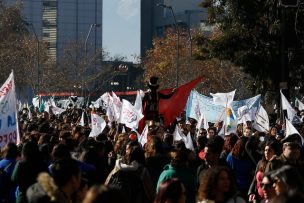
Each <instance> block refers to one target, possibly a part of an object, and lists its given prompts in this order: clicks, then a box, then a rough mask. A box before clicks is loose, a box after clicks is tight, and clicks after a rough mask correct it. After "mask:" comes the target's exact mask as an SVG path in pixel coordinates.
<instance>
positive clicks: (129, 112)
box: [120, 99, 144, 128]
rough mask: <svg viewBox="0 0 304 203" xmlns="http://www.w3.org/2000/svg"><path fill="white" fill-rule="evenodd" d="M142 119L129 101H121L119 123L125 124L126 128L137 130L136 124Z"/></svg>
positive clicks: (140, 114) (141, 115)
mask: <svg viewBox="0 0 304 203" xmlns="http://www.w3.org/2000/svg"><path fill="white" fill-rule="evenodd" d="M143 117H144V115H143V114H142V113H141V112H139V111H138V110H137V109H136V108H135V107H134V106H133V105H132V104H131V103H130V102H129V101H127V100H125V99H123V100H122V108H121V114H120V123H123V124H125V125H126V126H127V127H128V128H138V123H139V121H140V120H141V119H142V118H143Z"/></svg>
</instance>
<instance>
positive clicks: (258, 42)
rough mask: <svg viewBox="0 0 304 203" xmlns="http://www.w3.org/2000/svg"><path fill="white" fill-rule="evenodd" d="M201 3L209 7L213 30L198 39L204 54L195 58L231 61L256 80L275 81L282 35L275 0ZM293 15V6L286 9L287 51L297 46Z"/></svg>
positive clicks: (278, 77)
mask: <svg viewBox="0 0 304 203" xmlns="http://www.w3.org/2000/svg"><path fill="white" fill-rule="evenodd" d="M201 6H202V7H205V8H207V9H208V13H209V16H208V23H209V24H210V25H213V26H214V33H213V34H212V36H211V37H209V38H206V37H203V36H202V37H201V39H199V40H198V43H199V44H200V45H201V52H202V53H203V54H200V55H199V56H198V58H199V57H206V56H209V57H210V58H213V57H218V58H220V59H225V60H230V61H231V62H233V63H234V64H236V65H237V66H240V67H243V68H244V70H245V71H246V72H248V73H250V74H251V75H252V76H254V77H255V78H259V79H258V80H260V81H272V83H273V84H277V83H278V82H279V79H280V66H281V65H280V64H281V60H280V59H281V57H280V46H281V35H282V32H281V9H282V8H281V7H280V6H279V4H278V0H247V1H239V0H205V1H204V2H203V3H201ZM295 14H296V9H295V8H288V9H286V25H287V27H286V30H287V35H286V46H287V48H286V50H287V49H288V48H295V49H296V48H299V44H300V43H299V38H300V37H299V36H296V35H295V28H294V24H295ZM299 22H300V21H299ZM302 22H303V21H302ZM298 26H299V27H301V26H303V25H298ZM206 41H207V43H206ZM202 42H203V43H202ZM206 44H207V45H208V48H207V49H206Z"/></svg>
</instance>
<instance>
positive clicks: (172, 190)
mask: <svg viewBox="0 0 304 203" xmlns="http://www.w3.org/2000/svg"><path fill="white" fill-rule="evenodd" d="M185 192H186V190H185V187H184V185H183V183H182V182H181V181H180V180H179V179H177V178H171V179H167V180H165V181H164V182H162V183H161V184H160V185H159V188H158V191H157V194H156V197H155V200H154V203H167V202H168V203H169V202H170V203H184V202H185V201H186V196H185Z"/></svg>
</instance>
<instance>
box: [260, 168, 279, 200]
mask: <svg viewBox="0 0 304 203" xmlns="http://www.w3.org/2000/svg"><path fill="white" fill-rule="evenodd" d="M261 188H262V190H263V193H264V197H265V199H268V200H269V199H272V198H273V197H275V196H276V192H275V190H274V187H273V182H272V179H271V173H269V172H268V173H265V174H264V175H263V179H262V182H261Z"/></svg>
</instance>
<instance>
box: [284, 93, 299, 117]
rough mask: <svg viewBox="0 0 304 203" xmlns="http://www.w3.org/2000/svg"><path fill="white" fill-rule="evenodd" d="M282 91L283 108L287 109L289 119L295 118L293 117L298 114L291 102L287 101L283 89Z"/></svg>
mask: <svg viewBox="0 0 304 203" xmlns="http://www.w3.org/2000/svg"><path fill="white" fill-rule="evenodd" d="M280 93H281V99H282V109H283V110H287V117H288V119H289V120H291V121H292V120H293V117H294V116H295V115H296V114H297V112H296V111H295V110H294V109H293V108H292V106H291V105H290V103H289V102H288V101H287V99H286V97H285V96H284V94H283V93H282V90H280Z"/></svg>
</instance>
